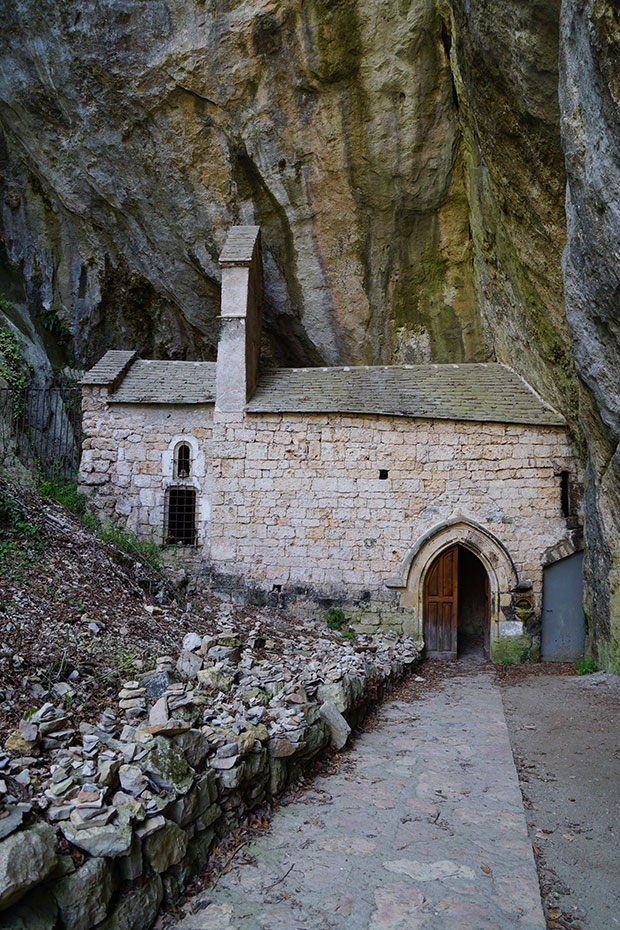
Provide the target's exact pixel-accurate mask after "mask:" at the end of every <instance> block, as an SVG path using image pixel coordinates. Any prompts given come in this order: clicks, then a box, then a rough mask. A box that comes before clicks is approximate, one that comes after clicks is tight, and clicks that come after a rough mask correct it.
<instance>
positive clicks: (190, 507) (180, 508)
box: [165, 488, 196, 546]
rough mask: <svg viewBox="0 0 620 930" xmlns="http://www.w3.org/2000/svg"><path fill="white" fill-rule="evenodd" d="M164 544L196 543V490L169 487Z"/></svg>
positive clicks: (191, 544)
mask: <svg viewBox="0 0 620 930" xmlns="http://www.w3.org/2000/svg"><path fill="white" fill-rule="evenodd" d="M165 526H166V539H165V542H166V545H169V546H175V545H178V544H181V545H183V546H195V545H196V491H195V490H194V489H193V488H169V490H168V493H167V495H166V523H165Z"/></svg>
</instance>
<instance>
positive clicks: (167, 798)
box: [0, 606, 420, 930]
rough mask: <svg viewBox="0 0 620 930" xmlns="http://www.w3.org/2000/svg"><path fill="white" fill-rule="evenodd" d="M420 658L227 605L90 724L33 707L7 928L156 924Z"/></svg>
mask: <svg viewBox="0 0 620 930" xmlns="http://www.w3.org/2000/svg"><path fill="white" fill-rule="evenodd" d="M151 609H153V608H151ZM419 650H420V644H416V643H415V642H413V641H412V640H408V639H404V638H402V637H400V638H399V637H397V636H395V635H393V634H378V635H376V636H373V637H369V636H358V637H356V638H355V639H354V640H353V641H347V640H346V639H344V638H342V637H340V636H339V635H338V634H334V633H331V632H329V631H327V630H326V629H325V627H324V626H322V625H321V624H320V623H318V622H315V621H310V620H308V621H305V622H296V623H295V624H292V623H286V622H284V621H278V620H274V618H273V617H269V616H261V615H260V614H259V615H257V614H256V612H254V613H253V614H251V615H249V616H245V617H242V618H239V617H238V616H237V615H236V614H235V612H234V611H233V608H232V607H230V608H227V607H226V606H222V608H221V609H220V610H219V611H218V613H217V615H214V616H212V617H211V618H210V624H209V627H208V632H207V633H205V632H204V631H202V632H198V631H195V632H194V631H192V632H189V633H187V634H186V635H185V636H184V638H183V640H182V648H181V649H180V650H179V652H178V655H176V656H175V655H160V656H159V657H158V658H157V662H156V665H155V667H154V668H153V669H151V670H149V671H145V672H142V673H140V674H134V676H133V677H132V678H131V679H130V680H127V681H124V682H122V687H121V688H120V690H119V692H118V703H117V705H116V706H115V707H110V706H105V707H103V709H102V712H101V713H100V715H99V716H98V718H97V719H94V720H93V722H90V721H88V720H84V719H83V720H82V721H81V722H80V723H79V726H72V725H71V719H70V717H69V715H68V714H67V713H66V705H65V706H64V708H63V706H55V704H54V702H53V701H48V702H46V703H44V704H43V705H42V706H41V707H40V708H38V709H35V710H34V711H33V712H32V713H29V714H27V715H26V716H25V717H24V719H23V720H22V721H21V722H20V724H19V728H18V729H17V730H15V731H14V732H13V733H11V734H10V736H9V737H8V739H7V741H6V743H5V752H4V754H2V755H0V928H3V927H4V928H7V930H8V928H16V930H17V928H19V927H34V926H36V927H37V930H60V928H65V930H89V928H91V927H94V926H95V925H96V926H97V928H98V930H120V928H125V930H127V928H131V930H147V928H148V927H150V926H151V923H152V921H153V920H154V918H155V916H156V913H157V911H158V909H159V906H160V904H161V901H162V899H163V898H164V895H165V896H166V897H167V898H168V899H173V898H174V897H175V896H176V895H178V893H179V892H180V890H181V889H182V887H183V886H184V885H185V884H186V883H187V882H188V881H189V879H190V878H191V877H192V876H193V875H194V874H196V873H197V872H198V871H199V870H201V869H202V868H204V866H205V865H206V862H207V859H208V855H209V850H210V848H211V847H212V845H213V843H214V842H215V840H216V837H219V836H222V835H224V834H225V833H226V832H227V831H228V830H230V829H231V828H232V826H234V825H235V824H236V823H238V822H239V820H240V818H241V817H242V816H243V815H244V813H245V812H246V811H247V810H248V809H251V808H252V807H254V806H256V805H257V804H259V803H260V802H261V801H262V800H263V799H265V797H266V796H269V795H277V794H279V793H281V792H282V791H283V790H284V788H285V787H286V785H287V784H288V783H289V782H290V781H291V780H292V779H293V778H295V777H296V775H298V774H299V772H300V771H301V769H302V767H303V765H304V764H305V763H306V762H307V760H309V759H310V758H312V757H313V756H315V755H316V754H317V753H318V752H320V751H321V750H322V749H324V748H325V747H326V746H327V745H328V744H329V743H330V742H331V743H332V745H334V746H335V747H336V748H342V747H343V746H344V745H345V743H346V740H347V738H348V735H349V733H350V727H351V724H352V723H354V722H355V720H356V718H357V717H358V716H359V715H361V713H363V711H364V709H365V708H366V707H368V705H369V703H370V702H371V701H372V700H373V699H376V697H377V696H379V695H380V694H381V693H382V692H383V691H384V690H385V689H386V688H389V687H391V685H392V683H394V682H395V681H396V680H397V679H398V678H399V677H401V676H402V675H403V673H405V672H406V671H408V670H409V669H411V668H412V667H413V666H414V665H415V664H417V662H418V661H419V657H420V651H419Z"/></svg>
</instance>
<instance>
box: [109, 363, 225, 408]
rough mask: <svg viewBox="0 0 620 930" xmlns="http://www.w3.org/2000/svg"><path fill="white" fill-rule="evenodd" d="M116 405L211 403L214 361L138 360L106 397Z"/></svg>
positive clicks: (212, 399)
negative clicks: (115, 388) (108, 396)
mask: <svg viewBox="0 0 620 930" xmlns="http://www.w3.org/2000/svg"><path fill="white" fill-rule="evenodd" d="M110 403H118V404H213V403H215V362H165V361H158V360H147V359H139V360H138V361H136V362H134V363H133V365H132V366H131V368H130V369H129V371H128V372H127V374H126V375H125V377H124V378H123V382H122V384H121V385H120V387H119V388H118V390H117V391H115V392H114V394H112V395H111V396H110Z"/></svg>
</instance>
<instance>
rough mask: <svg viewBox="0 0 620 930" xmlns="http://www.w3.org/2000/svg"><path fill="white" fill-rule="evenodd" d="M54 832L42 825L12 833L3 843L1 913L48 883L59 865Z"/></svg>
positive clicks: (0, 849)
mask: <svg viewBox="0 0 620 930" xmlns="http://www.w3.org/2000/svg"><path fill="white" fill-rule="evenodd" d="M55 847H56V839H55V837H54V831H53V830H52V828H51V827H49V826H48V825H47V824H43V823H39V824H35V826H33V827H29V828H28V829H27V830H21V831H20V832H19V833H12V834H11V836H7V838H6V839H4V840H2V842H1V843H0V910H4V909H5V908H7V907H9V906H10V905H11V904H14V903H15V902H16V901H19V899H20V898H22V897H23V896H24V895H25V893H26V892H27V891H28V889H29V888H32V887H33V886H34V885H37V884H39V882H42V881H44V880H45V879H46V878H47V877H48V875H50V873H51V872H53V871H54V867H55V865H56V862H57V856H56V848H55Z"/></svg>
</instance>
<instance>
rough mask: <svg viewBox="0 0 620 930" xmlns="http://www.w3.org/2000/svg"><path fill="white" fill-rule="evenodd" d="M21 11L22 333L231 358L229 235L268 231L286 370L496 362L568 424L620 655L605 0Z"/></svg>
mask: <svg viewBox="0 0 620 930" xmlns="http://www.w3.org/2000/svg"><path fill="white" fill-rule="evenodd" d="M560 19H561V20H562V26H561V29H560ZM5 25H6V28H5V29H4V30H3V33H2V38H0V43H2V46H3V47H2V60H3V65H2V68H1V69H0V129H1V132H0V166H1V167H0V174H1V176H2V180H1V184H2V186H1V188H0V240H1V241H2V243H3V249H4V251H3V252H2V254H0V290H2V291H4V292H5V294H6V295H7V297H9V299H10V300H11V301H12V304H13V314H14V321H15V320H17V321H18V322H19V324H20V327H21V328H22V330H23V331H24V332H27V333H31V334H32V333H34V334H35V335H34V336H33V338H34V341H35V342H36V341H37V338H38V336H37V334H39V335H40V334H41V331H42V330H41V320H42V319H43V317H44V315H45V316H46V317H47V318H48V319H49V317H50V314H51V317H52V319H56V318H57V319H58V320H61V321H65V322H66V323H67V324H68V326H69V327H70V329H71V335H72V346H73V351H74V352H75V355H76V357H77V359H78V361H79V362H81V363H84V364H90V363H91V362H93V361H94V360H96V359H97V358H98V357H99V356H100V355H101V354H102V352H103V351H104V350H105V349H107V348H124V347H127V346H132V347H135V348H137V349H138V350H139V351H140V352H141V353H143V354H146V355H151V356H160V357H172V358H180V357H181V358H182V357H187V358H211V359H212V358H214V357H215V346H216V341H217V322H216V317H217V314H218V312H219V271H218V264H217V257H218V253H219V250H220V248H221V246H222V244H223V241H224V238H225V235H226V232H227V230H228V227H229V226H230V225H231V224H232V223H237V222H242V223H259V224H260V225H261V226H262V227H263V244H264V253H265V267H266V282H265V284H266V298H267V310H266V333H265V347H264V350H265V357H266V358H268V359H269V360H270V361H271V362H275V363H277V364H313V363H318V362H327V363H335V362H340V361H344V362H353V363H356V362H357V363H360V362H361V363H377V362H391V361H397V362H398V361H400V362H418V361H427V360H432V361H437V362H444V361H454V362H458V361H484V360H486V359H495V358H497V359H499V360H500V361H504V362H507V363H509V364H511V365H512V366H514V367H515V368H516V369H517V370H518V371H519V372H520V373H521V374H523V375H524V377H526V378H527V380H529V381H530V382H531V383H532V384H533V385H534V387H536V388H537V389H538V390H539V391H540V392H541V394H543V395H544V396H545V397H546V398H547V399H548V400H549V401H551V402H552V403H554V404H555V405H556V406H557V407H558V408H559V409H560V410H561V411H562V412H563V413H564V414H565V415H566V417H567V419H568V420H569V423H570V426H571V430H572V432H573V436H574V439H575V444H576V447H577V448H578V449H579V450H580V452H581V453H582V454H587V456H588V462H589V475H590V477H589V491H588V538H589V543H590V546H591V557H590V559H589V563H588V566H589V567H588V579H589V582H590V587H589V594H588V597H589V599H590V600H589V604H590V612H591V616H592V624H593V628H594V627H596V629H599V628H600V632H601V642H602V643H610V642H611V641H612V639H613V635H617V634H613V632H610V629H611V626H612V625H613V620H612V618H613V617H614V616H616V617H617V616H618V615H619V614H620V602H619V597H620V596H619V595H618V580H617V574H616V575H613V571H614V569H613V566H616V569H615V571H616V573H617V572H618V571H619V569H618V565H620V551H619V550H620V532H619V531H618V524H619V520H618V517H619V514H618V497H617V479H618V474H617V471H616V472H615V473H614V470H613V464H612V462H613V461H614V459H613V456H614V454H615V455H616V460H617V452H616V450H617V445H618V431H619V428H618V421H619V409H620V400H619V398H618V388H617V385H618V378H617V376H616V377H615V380H614V369H615V366H614V358H616V357H617V352H618V322H617V321H618V314H617V309H616V308H615V307H614V296H615V294H616V293H617V291H616V288H617V285H618V282H617V274H618V272H617V270H616V269H615V268H614V262H615V261H616V259H615V258H614V252H615V251H616V250H617V230H618V220H617V216H616V214H617V212H618V211H617V208H616V203H615V200H616V199H617V194H618V188H619V187H620V174H619V172H618V171H617V170H616V168H615V166H617V164H618V151H617V146H618V127H619V126H620V117H619V115H618V85H617V73H616V72H615V71H614V68H613V61H614V56H617V53H618V47H617V43H618V29H617V26H618V24H617V14H616V13H614V12H613V4H612V0H564V3H563V10H562V13H561V10H560V0H494V2H490V0H382V2H379V0H278V2H276V0H242V2H230V0H99V2H95V0H67V2H65V3H62V4H59V3H57V2H55V0H36V2H35V0H13V3H12V4H11V5H10V9H8V10H6V11H5ZM560 40H561V49H562V76H561V94H560V95H559V94H558V50H559V44H560ZM561 127H562V133H563V135H562V134H561ZM565 156H566V168H565ZM566 169H567V171H568V199H567V204H568V245H567V247H566V257H565V266H564V277H565V280H564V279H563V276H562V262H561V256H562V251H563V249H564V246H565V243H566V236H567V218H566V213H565V193H566V190H567V176H566ZM614 234H615V238H614ZM616 264H617V262H616ZM565 290H566V310H565V300H564V291H565ZM584 437H585V441H584ZM586 445H587V449H586ZM584 449H586V452H585V453H584ZM610 572H611V573H612V574H611V575H610V577H609V580H608V575H609V573H610ZM614 579H615V580H614ZM599 617H600V618H601V619H600V621H599V619H598V618H599ZM597 624H599V626H598V627H597V626H596V625H597ZM607 648H608V647H607V646H605V649H607ZM609 649H610V650H611V651H610V653H609V654H611V652H613V649H612V648H611V647H609Z"/></svg>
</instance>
